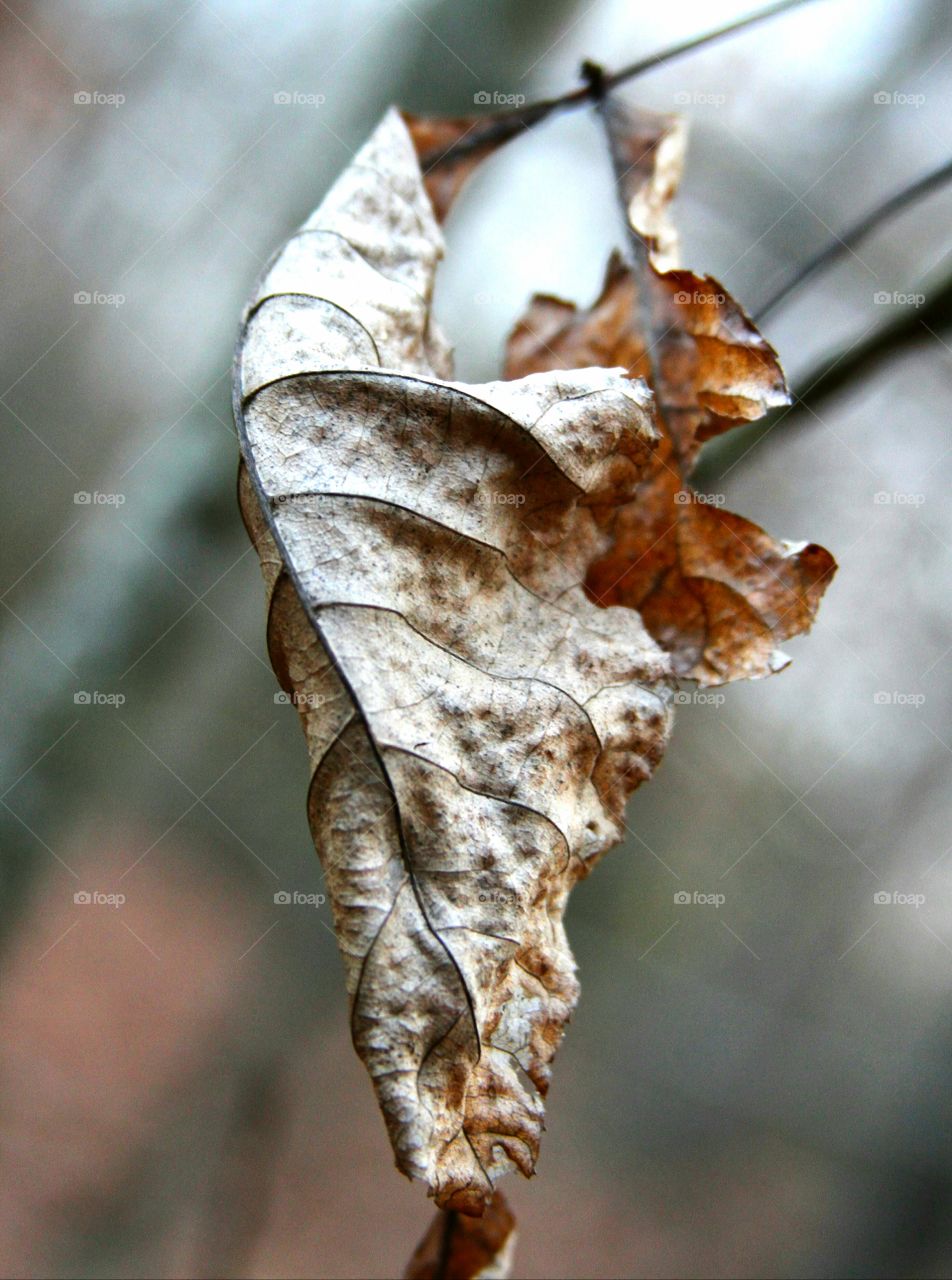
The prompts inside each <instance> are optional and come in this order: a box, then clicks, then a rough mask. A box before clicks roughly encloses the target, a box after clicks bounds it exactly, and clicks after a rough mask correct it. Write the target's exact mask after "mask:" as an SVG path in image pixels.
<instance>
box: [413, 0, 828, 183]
mask: <svg viewBox="0 0 952 1280" xmlns="http://www.w3.org/2000/svg"><path fill="white" fill-rule="evenodd" d="M811 2H812V0H779V2H778V3H777V4H771V5H767V6H766V8H763V9H759V10H758V11H757V12H756V13H752V14H749V15H748V16H747V17H746V18H738V19H737V20H736V21H734V22H728V23H725V24H724V25H723V26H721V27H717V28H715V29H714V30H713V31H707V32H705V33H704V34H703V35H700V36H693V37H692V38H691V39H690V40H683V41H682V42H681V43H680V44H675V45H671V46H670V47H669V48H667V49H662V50H660V52H658V53H653V54H651V55H649V56H648V57H647V58H642V59H640V60H639V61H638V62H633V63H631V65H630V66H627V67H622V69H621V70H620V71H616V72H614V73H613V74H612V75H610V76H605V77H604V78H603V81H602V84H603V89H604V91H605V92H608V91H610V90H612V89H616V88H617V87H618V86H619V85H621V84H625V83H626V82H627V81H628V80H633V79H634V78H635V77H636V76H640V75H642V74H643V73H644V72H646V71H653V70H654V68H655V67H660V66H664V65H665V64H666V63H668V62H673V61H674V60H675V59H676V58H680V57H682V56H683V55H684V54H686V53H693V51H694V50H695V49H700V48H703V47H704V46H705V45H709V44H713V43H714V42H715V41H717V40H722V39H724V38H725V37H726V36H732V35H734V34H735V33H737V32H739V31H744V30H746V29H747V28H748V27H752V26H755V25H757V23H760V22H766V21H767V19H769V18H774V17H777V16H778V15H779V14H781V13H784V12H786V10H788V9H795V8H798V7H799V6H801V5H804V4H810V3H811ZM592 101H594V92H593V88H592V85H591V84H590V83H589V84H585V85H583V86H582V87H581V88H580V89H573V90H572V92H571V93H565V94H562V95H561V96H560V97H558V98H546V99H543V100H542V101H541V102H530V103H527V104H526V106H523V107H517V108H516V109H515V110H513V111H500V112H497V113H494V114H487V115H485V116H483V117H482V119H481V120H480V122H479V123H478V124H477V125H476V126H475V127H474V128H472V129H470V130H469V132H468V133H466V135H465V136H464V137H462V138H459V139H458V140H457V141H456V142H454V143H452V144H451V145H450V146H448V147H446V148H444V149H439V148H435V149H434V150H433V151H432V152H428V153H426V154H425V155H422V156H421V157H420V164H421V166H422V168H423V170H424V172H426V171H429V170H430V169H433V168H436V167H437V166H438V165H442V164H452V163H454V162H455V161H456V160H458V159H460V158H461V157H462V156H464V155H470V154H472V152H474V151H479V150H481V149H482V148H483V147H487V146H494V145H497V144H499V143H502V142H506V141H507V140H508V139H509V138H513V137H515V136H516V134H519V133H522V132H523V131H524V130H526V129H531V128H533V127H534V126H535V125H537V124H539V123H541V121H543V120H547V119H548V118H549V116H552V115H555V114H557V113H558V112H560V111H571V110H573V109H574V108H575V107H581V106H584V105H585V104H586V103H588V102H592Z"/></svg>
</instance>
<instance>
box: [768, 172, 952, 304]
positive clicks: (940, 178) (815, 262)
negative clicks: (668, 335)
mask: <svg viewBox="0 0 952 1280" xmlns="http://www.w3.org/2000/svg"><path fill="white" fill-rule="evenodd" d="M950 179H952V160H949V161H947V162H946V163H945V164H943V165H940V166H939V168H938V169H933V171H932V172H931V173H927V174H926V175H925V177H923V178H920V179H919V180H918V181H917V182H914V183H912V184H911V185H910V186H908V187H904V188H903V189H902V190H901V191H897V192H896V194H895V195H893V196H890V197H889V199H888V200H884V201H883V203H882V204H879V205H877V206H876V208H875V209H871V210H870V211H869V213H867V214H865V215H864V216H863V217H862V218H860V219H859V220H858V221H857V222H854V223H853V225H852V226H851V227H847V229H846V230H845V231H844V232H843V233H842V234H841V235H840V236H838V237H837V238H836V239H835V240H832V241H831V242H830V243H829V244H828V245H826V246H825V248H823V249H821V250H820V252H819V253H817V254H815V255H814V257H812V258H810V259H808V260H807V262H805V263H804V265H803V266H802V267H799V268H798V269H797V272H796V274H795V275H793V276H791V278H790V279H789V280H788V281H787V283H786V284H784V285H782V286H781V288H779V289H778V290H777V292H776V293H774V294H773V295H772V296H771V297H770V298H768V299H767V301H766V302H765V303H764V304H763V306H762V307H761V308H760V309H759V311H757V312H756V313H755V317H754V318H755V319H756V320H757V322H758V324H759V323H760V322H761V321H762V320H763V318H764V317H765V316H766V315H768V314H769V313H770V312H771V311H773V310H774V308H775V307H777V306H779V305H780V303H781V302H783V301H784V299H785V298H787V297H789V295H790V294H791V293H793V292H794V290H795V289H798V288H799V287H800V285H802V284H804V283H805V281H807V280H809V279H811V278H812V277H813V276H814V275H816V273H817V272H818V271H822V270H823V268H824V267H827V266H830V265H831V264H832V263H834V262H836V261H838V260H839V259H840V258H842V257H843V255H844V254H846V253H849V252H850V251H851V250H852V248H853V246H854V245H856V244H858V243H859V242H860V241H861V240H863V239H864V238H865V237H866V236H868V235H869V234H870V233H871V232H873V231H875V230H876V228H877V227H879V226H881V225H882V224H883V223H884V222H887V221H888V220H889V219H890V218H891V217H893V215H894V214H897V213H900V212H901V211H902V210H903V209H905V208H907V207H908V206H909V205H911V204H915V202H916V201H917V200H921V199H922V198H923V196H927V195H929V194H930V193H931V192H933V191H935V190H937V189H938V188H939V187H941V186H942V185H943V184H944V183H946V182H948V181H949V180H950Z"/></svg>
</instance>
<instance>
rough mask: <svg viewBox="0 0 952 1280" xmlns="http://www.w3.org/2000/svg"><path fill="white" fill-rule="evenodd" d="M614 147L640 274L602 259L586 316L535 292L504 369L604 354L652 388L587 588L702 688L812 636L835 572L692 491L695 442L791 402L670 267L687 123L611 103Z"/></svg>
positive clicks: (741, 333) (755, 349) (744, 673)
mask: <svg viewBox="0 0 952 1280" xmlns="http://www.w3.org/2000/svg"><path fill="white" fill-rule="evenodd" d="M608 124H609V130H610V133H611V136H612V138H613V141H614V143H615V146H616V148H617V150H618V152H619V154H620V156H621V163H622V165H623V166H625V167H624V168H623V174H624V177H623V185H624V189H625V198H626V201H627V202H628V210H629V217H630V219H631V224H632V227H633V230H634V231H635V234H636V239H635V247H636V250H637V249H638V247H639V245H640V246H642V247H643V249H644V252H643V253H637V252H636V257H637V258H638V259H639V263H638V268H637V270H635V271H633V270H632V269H630V268H628V267H626V266H625V265H624V264H623V263H622V261H621V260H620V259H619V258H618V257H617V256H613V258H612V260H611V262H610V263H609V267H608V272H607V275H606V279H605V284H604V286H603V288H602V292H601V294H600V296H599V297H598V299H597V300H596V301H595V303H594V304H593V305H592V307H591V308H589V309H588V310H587V311H580V310H578V309H577V308H576V307H575V306H574V305H573V304H571V303H568V302H564V301H562V300H560V299H558V298H553V297H548V296H544V295H543V296H537V297H536V298H534V299H533V301H532V303H531V305H530V308H529V311H528V312H527V314H526V315H525V317H524V318H523V319H522V320H521V321H520V322H519V324H518V325H517V326H516V328H515V329H514V331H513V334H512V336H511V338H510V342H509V350H508V359H507V367H506V375H507V376H508V377H512V378H516V377H523V376H526V375H527V374H529V373H534V372H542V371H545V370H560V369H572V368H575V367H576V366H585V365H589V364H601V365H609V366H616V365H621V366H623V367H624V368H626V369H627V370H628V371H629V373H630V374H631V376H632V377H635V378H644V379H645V380H646V381H647V382H648V383H649V384H650V385H652V386H653V387H654V389H655V393H656V403H657V409H658V416H657V425H658V428H659V430H660V433H661V444H660V446H659V448H658V449H657V450H656V451H655V454H654V456H653V459H652V461H651V462H650V464H649V466H648V468H647V469H646V471H645V473H644V474H643V477H642V480H641V482H640V483H639V485H638V486H637V492H636V493H635V495H634V497H633V499H632V500H631V501H630V502H629V503H628V504H625V505H622V506H621V507H618V508H616V509H614V510H613V511H612V512H610V513H608V514H607V515H606V516H605V525H606V528H607V529H608V530H609V532H610V535H611V542H612V545H611V547H610V549H609V550H608V551H607V552H606V553H605V554H603V555H600V556H598V557H596V558H595V559H594V561H593V563H592V566H591V569H590V571H589V575H588V588H589V591H590V592H591V595H592V597H593V599H595V600H597V601H598V602H599V603H600V604H604V605H610V604H622V605H628V606H629V607H631V608H635V609H638V610H639V611H640V612H641V615H642V618H643V619H644V622H645V625H646V626H647V627H648V630H649V631H650V632H651V634H652V635H653V636H654V637H655V639H656V640H658V642H659V643H660V644H661V645H663V646H664V648H665V649H666V650H667V651H668V652H669V653H670V654H671V656H672V660H673V663H674V668H675V671H676V672H677V674H678V675H680V676H684V677H688V678H691V679H694V680H697V681H699V682H700V683H701V684H705V685H711V684H721V683H724V682H726V681H728V680H736V679H741V678H755V677H759V676H764V675H769V674H771V673H772V672H774V671H778V670H780V669H781V668H782V667H784V666H786V664H787V662H788V661H789V659H788V658H787V657H786V656H785V655H784V654H783V653H781V652H780V651H779V649H778V648H777V645H778V644H779V643H780V642H782V641H784V640H786V639H788V638H789V637H791V636H794V635H798V634H800V633H801V632H803V631H807V630H809V628H810V625H811V624H812V622H813V619H814V617H815V615H816V610H817V607H818V605H819V602H820V599H821V597H822V595H823V592H824V590H825V588H826V586H827V584H828V582H829V581H830V578H831V577H832V575H833V572H834V571H835V568H836V564H835V562H834V560H833V557H832V556H831V555H830V553H829V552H828V551H826V550H824V549H823V548H822V547H820V546H817V545H816V544H815V543H810V544H805V543H789V542H777V541H775V540H774V539H773V538H771V537H770V535H769V534H767V533H765V532H764V530H763V529H760V528H759V527H758V526H757V525H755V524H752V523H751V522H750V521H748V520H744V519H742V518H741V517H740V516H736V515H733V514H731V513H730V512H728V511H724V510H722V509H721V508H720V506H719V505H717V503H716V502H711V501H705V500H704V496H700V497H699V496H698V495H696V494H695V493H694V492H693V490H692V489H691V487H690V486H689V484H688V483H687V478H688V476H689V475H690V472H691V470H692V468H693V466H694V463H695V460H696V458H697V453H698V450H699V448H700V446H701V444H702V442H703V441H705V440H708V439H711V438H712V437H713V436H716V435H719V434H720V433H721V432H722V431H726V430H728V429H729V428H731V427H733V426H736V425H738V424H740V423H743V422H750V421H753V420H754V419H756V418H759V417H761V416H762V415H763V414H764V413H765V412H766V411H767V410H768V409H769V408H772V407H774V406H776V405H782V404H786V403H788V401H789V396H788V392H787V389H786V384H785V381H784V377H783V372H782V370H781V368H780V364H779V361H778V359H777V356H776V353H775V352H774V350H773V349H772V348H771V347H770V346H769V345H768V343H767V342H765V341H764V339H763V338H762V337H761V335H760V334H759V333H758V332H757V329H756V328H755V326H754V324H753V322H752V321H751V320H750V319H749V318H748V317H747V316H746V315H745V313H744V311H743V310H742V309H741V307H740V306H739V305H738V304H737V303H736V302H735V301H734V300H733V299H732V298H731V297H730V295H729V294H728V293H727V291H726V290H725V289H724V287H723V286H722V285H721V284H719V283H718V281H716V280H714V279H713V278H711V277H710V276H697V275H694V274H693V273H692V272H689V271H684V270H677V269H673V268H668V267H667V264H668V263H670V261H671V259H672V257H673V255H674V253H675V250H676V240H675V237H674V234H673V231H672V228H671V226H670V224H669V222H668V217H667V206H668V202H669V200H670V198H671V195H672V194H673V192H674V190H675V187H676V185H677V178H678V176H679V174H680V168H681V152H682V148H683V134H682V131H681V130H680V127H679V126H677V125H676V124H675V123H673V121H672V118H671V117H668V116H650V115H649V113H646V112H643V111H638V112H625V111H623V110H622V109H621V108H619V107H617V106H612V107H611V108H610V109H609V111H608Z"/></svg>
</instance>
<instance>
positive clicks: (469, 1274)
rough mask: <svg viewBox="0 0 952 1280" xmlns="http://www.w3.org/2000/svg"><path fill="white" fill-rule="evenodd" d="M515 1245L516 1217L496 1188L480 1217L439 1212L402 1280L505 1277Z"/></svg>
mask: <svg viewBox="0 0 952 1280" xmlns="http://www.w3.org/2000/svg"><path fill="white" fill-rule="evenodd" d="M515 1245H516V1220H515V1218H514V1217H513V1215H512V1211H511V1209H510V1208H509V1206H508V1204H507V1203H506V1201H505V1200H504V1199H503V1195H502V1192H501V1191H497V1192H496V1194H495V1195H494V1196H493V1198H492V1200H491V1201H490V1202H489V1204H488V1206H487V1208H486V1212H485V1213H484V1214H483V1216H482V1217H481V1218H472V1217H469V1216H467V1215H464V1214H459V1213H444V1212H443V1211H441V1210H440V1211H438V1212H437V1214H436V1217H435V1218H434V1219H433V1221H432V1223H431V1224H430V1227H429V1230H428V1231H427V1233H426V1235H425V1236H424V1237H423V1239H422V1240H421V1241H420V1243H419V1245H417V1248H416V1252H415V1253H414V1255H413V1257H412V1258H411V1259H410V1263H409V1266H408V1267H407V1270H406V1273H405V1280H507V1277H508V1276H509V1274H510V1270H511V1267H512V1255H513V1251H514V1249H515Z"/></svg>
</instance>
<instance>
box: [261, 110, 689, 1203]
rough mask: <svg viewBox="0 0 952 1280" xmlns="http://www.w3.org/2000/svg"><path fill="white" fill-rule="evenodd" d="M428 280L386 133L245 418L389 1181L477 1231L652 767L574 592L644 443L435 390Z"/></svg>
mask: <svg viewBox="0 0 952 1280" xmlns="http://www.w3.org/2000/svg"><path fill="white" fill-rule="evenodd" d="M441 253H442V239H441V236H440V232H439V229H438V227H437V225H436V221H435V219H434V215H433V211H432V209H431V207H430V204H429V201H428V199H427V197H426V194H425V191H424V187H423V183H422V178H421V173H420V168H419V165H418V163H417V158H416V155H415V153H414V150H413V147H412V143H411V139H410V136H409V134H408V132H407V128H406V126H405V125H404V123H403V122H402V120H401V118H400V116H399V115H398V114H397V113H396V112H393V111H391V112H390V113H388V115H387V116H386V117H385V118H384V120H383V122H382V123H381V125H380V126H379V127H378V129H377V130H376V132H375V133H374V135H373V136H372V137H371V139H370V141H369V142H368V143H367V144H366V146H365V147H364V148H363V150H362V151H361V152H360V154H359V155H358V156H357V158H356V159H355V161H354V163H353V164H352V165H351V166H350V167H349V168H348V169H347V170H345V172H344V173H343V174H342V176H341V178H340V179H339V180H338V182H337V183H336V184H335V186H334V187H333V188H332V190H331V191H330V193H329V194H328V196H327V198H326V199H325V201H324V203H323V204H322V205H321V207H320V208H319V209H318V211H317V212H316V213H315V214H314V216H313V217H312V218H311V219H310V220H309V222H308V223H306V224H305V226H304V227H303V228H302V229H301V231H300V232H298V233H297V234H296V235H295V236H293V237H292V238H291V240H290V241H289V242H288V244H287V245H286V246H285V247H284V249H283V250H282V251H281V253H280V254H279V255H278V257H277V258H276V259H275V261H274V263H273V264H272V266H271V267H270V269H269V270H268V272H267V274H266V275H265V278H264V279H263V281H262V282H261V284H260V287H259V289H258V291H257V293H256V295H255V297H254V298H253V300H252V303H251V305H250V307H249V310H248V313H247V318H246V324H245V328H244V331H243V335H242V340H241V343H240V349H239V358H238V364H237V370H236V419H237V421H238V426H239V433H240V436H241V439H242V451H243V455H244V460H245V463H246V466H247V469H246V470H245V471H243V474H242V479H241V493H242V508H243V512H244V515H245V519H246V523H247V525H248V528H249V532H250V534H251V536H252V538H253V540H254V542H255V545H256V547H257V549H258V552H259V555H260V558H261V563H262V569H263V572H264V576H265V580H266V583H267V585H268V589H269V597H270V605H269V628H268V635H269V647H270V653H271V658H272V662H273V664H274V667H275V670H276V672H277V673H278V675H279V678H280V680H281V683H282V685H283V686H284V688H285V689H286V690H287V691H288V693H289V694H292V695H293V697H294V700H295V702H296V704H297V706H298V710H299V712H300V714H301V717H302V721H303V724H304V730H305V734H306V737H307V741H308V747H309V753H310V758H311V766H312V779H311V786H310V795H309V816H310V821H311V827H312V831H313V834H314V840H315V844H316V845H317V848H318V851H319V853H320V856H321V859H322V862H323V866H324V870H325V874H326V878H327V882H328V886H329V892H330V895H331V899H332V904H333V908H334V914H335V923H336V928H337V934H338V939H339V943H340V948H341V952H342V955H343V959H344V964H345V969H346V974H347V984H348V990H349V993H350V1000H351V1017H352V1032H353V1039H354V1043H355V1046H356V1048H357V1051H358V1053H359V1054H360V1056H361V1057H362V1058H363V1060H364V1062H365V1063H366V1065H367V1067H368V1070H369V1072H370V1074H371V1077H372V1079H373V1082H374V1087H375V1090H376V1093H377V1097H378V1100H379V1102H380V1105H381V1108H382V1110H383V1112H384V1116H385V1118H386V1122H387V1125H388V1129H389V1133H390V1137H391V1141H392V1144H393V1148H394V1151H395V1153H396V1157H397V1163H398V1165H399V1167H400V1168H401V1169H402V1170H403V1171H404V1172H405V1173H407V1174H409V1175H412V1176H415V1177H419V1178H421V1179H423V1180H425V1181H426V1182H427V1183H428V1184H429V1185H430V1187H431V1189H432V1192H433V1194H434V1195H435V1196H436V1198H437V1200H438V1202H439V1204H440V1205H441V1206H443V1207H446V1208H451V1209H457V1210H462V1211H463V1212H465V1213H470V1214H479V1213H480V1212H481V1211H482V1210H483V1208H484V1206H485V1205H486V1203H487V1202H488V1201H489V1199H490V1197H491V1195H492V1189H493V1184H494V1183H495V1181H496V1180H497V1178H498V1177H499V1176H500V1175H501V1174H502V1173H504V1172H506V1171H507V1170H508V1169H511V1168H513V1167H515V1168H518V1169H520V1170H521V1171H522V1172H523V1173H524V1174H526V1175H528V1174H530V1173H531V1172H532V1170H533V1166H534V1163H535V1159H536V1155H537V1151H538V1144H539V1138H540V1134H541V1129H542V1115H543V1108H542V1101H541V1096H542V1095H543V1094H544V1093H545V1091H546V1088H547V1085H548V1081H549V1071H550V1063H551V1060H552V1057H553V1054H554V1052H555V1049H556V1046H557V1044H558V1042H559V1039H560V1037H561V1034H562V1031H563V1028H564V1026H565V1023H566V1021H567V1019H568V1016H569V1013H570V1011H571V1009H572V1007H573V1005H574V1003H575V999H576V994H577V984H576V981H575V976H574V965H573V961H572V956H571V953H570V951H569V948H568V944H567V940H566V937H565V932H564V929H563V925H562V914H563V911H564V908H565V903H566V899H567V896H568V893H569V890H570V889H571V887H572V885H573V884H574V883H575V881H576V880H578V879H579V878H580V877H581V876H584V875H585V874H587V872H588V871H589V869H590V868H591V866H592V865H593V863H594V861H595V860H596V859H597V858H598V857H599V856H601V854H603V853H604V852H605V851H606V850H607V849H608V848H609V847H610V846H611V845H613V844H614V843H616V842H617V840H618V839H619V837H620V834H621V832H622V829H623V812H624V804H625V800H626V798H627V796H628V794H629V793H630V791H631V790H632V788H633V787H635V786H637V785H638V783H639V782H641V781H642V780H643V779H645V778H646V777H648V776H649V774H650V772H651V770H652V768H653V767H654V765H655V763H656V762H657V760H658V759H659V758H660V756H661V754H662V752H663V749H664V746H665V743H666V740H667V735H668V732H669V719H670V713H669V709H668V703H669V700H670V684H669V673H670V663H669V659H668V657H667V655H666V654H665V653H664V652H663V651H662V650H661V649H660V648H659V647H658V645H656V644H655V642H654V641H653V640H652V639H651V638H650V636H649V635H648V634H647V632H646V630H645V628H644V626H643V625H642V623H641V620H640V618H639V616H638V614H637V613H636V612H635V611H634V610H631V609H626V608H607V609H603V608H600V607H598V606H597V605H595V604H594V603H592V602H591V601H590V600H589V599H588V598H587V596H586V594H585V592H584V590H583V587H582V585H581V584H582V581H583V579H584V576H585V573H586V570H587V568H588V565H589V564H590V562H591V560H592V558H593V557H594V556H595V555H597V554H599V552H600V551H602V550H604V549H605V547H606V545H607V544H606V542H605V539H604V536H603V534H602V532H601V531H600V528H599V523H598V520H597V519H596V514H597V515H598V519H603V518H604V513H605V512H606V511H610V510H611V509H612V508H613V507H614V506H616V505H618V504H620V503H627V502H628V501H630V500H631V499H632V498H633V497H634V496H635V494H636V492H637V488H638V483H639V477H640V476H641V474H642V472H643V471H644V468H645V467H646V466H647V465H648V463H649V459H650V456H651V451H652V449H653V447H654V446H655V444H656V443H657V433H656V431H655V428H654V426H653V423H652V413H651V403H650V393H649V392H648V391H647V389H646V388H645V387H644V386H643V384H641V383H638V382H634V381H631V380H629V379H628V378H627V377H625V376H624V373H623V371H621V370H606V369H602V368H592V369H582V370H578V371H573V372H571V373H568V374H565V373H555V374H550V373H546V374H541V375H531V376H529V377H526V378H523V379H520V380H518V381H512V382H494V383H487V384H485V385H481V386H468V385H465V384H460V383H455V382H451V381H449V380H448V378H449V375H450V356H449V350H448V348H447V346H446V344H445V342H444V341H443V340H442V338H441V337H440V336H439V334H438V333H437V331H436V329H435V327H434V326H433V324H432V322H431V320H430V314H429V312H430V296H431V292H432V286H433V277H434V271H435V268H436V264H437V260H438V258H439V257H440V255H441Z"/></svg>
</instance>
